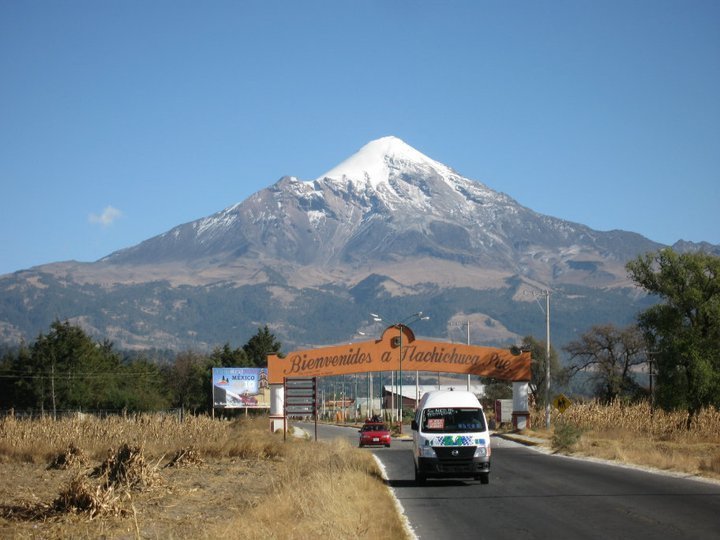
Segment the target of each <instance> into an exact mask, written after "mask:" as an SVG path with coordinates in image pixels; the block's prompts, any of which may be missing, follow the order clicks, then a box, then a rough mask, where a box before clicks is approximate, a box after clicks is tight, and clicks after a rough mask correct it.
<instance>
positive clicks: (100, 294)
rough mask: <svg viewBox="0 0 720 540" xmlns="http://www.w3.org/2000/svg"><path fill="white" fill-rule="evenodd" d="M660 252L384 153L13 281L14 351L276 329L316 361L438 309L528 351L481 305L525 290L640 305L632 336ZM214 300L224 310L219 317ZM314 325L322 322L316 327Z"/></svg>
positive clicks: (440, 329)
mask: <svg viewBox="0 0 720 540" xmlns="http://www.w3.org/2000/svg"><path fill="white" fill-rule="evenodd" d="M681 246H682V249H685V250H692V249H696V248H697V249H700V248H702V249H706V250H707V249H711V248H712V246H710V245H705V246H700V247H698V245H697V244H692V243H683V244H681ZM660 247H663V246H662V245H661V244H658V243H656V242H653V241H651V240H649V239H647V238H645V237H643V236H642V235H639V234H637V233H633V232H628V231H619V230H614V231H605V232H603V231H595V230H593V229H591V228H589V227H587V226H585V225H582V224H579V223H573V222H569V221H566V220H563V219H560V218H555V217H551V216H546V215H542V214H539V213H537V212H535V211H533V210H531V209H530V208H527V207H524V206H522V205H520V204H519V203H518V202H517V201H516V200H515V199H513V198H512V197H510V196H509V195H506V194H504V193H501V192H498V191H494V190H492V189H491V188H489V187H488V186H486V185H485V184H483V183H481V182H477V181H475V180H471V179H468V178H465V177H463V176H461V175H460V174H458V173H457V172H455V171H454V170H453V169H452V168H450V167H448V166H446V165H444V164H442V163H440V162H438V161H435V160H434V159H432V158H429V157H428V156H425V155H424V154H422V153H421V152H419V151H417V150H415V149H414V148H412V147H411V146H409V145H407V144H406V143H405V142H404V141H402V140H400V139H398V138H396V137H384V138H382V139H378V140H375V141H371V142H369V143H368V144H366V145H365V146H363V147H362V148H361V149H360V150H359V151H358V152H356V153H355V154H353V155H352V156H350V157H349V158H348V159H346V160H344V161H343V162H341V163H340V164H338V165H337V166H336V167H333V168H332V169H330V170H329V171H328V172H327V173H325V174H324V175H322V176H321V177H319V178H316V179H314V180H310V181H302V180H299V179H297V178H295V177H292V176H285V177H283V178H281V179H279V180H278V181H277V182H275V183H274V184H272V185H270V186H268V187H267V188H265V189H263V190H260V191H258V192H256V193H254V194H253V195H251V196H250V197H248V198H247V199H245V200H244V201H241V202H238V203H235V204H232V205H230V206H228V207H226V208H224V209H222V210H220V211H218V212H216V213H214V214H212V215H210V216H206V217H204V218H201V219H198V220H194V221H191V222H188V223H185V224H181V225H178V226H176V227H173V228H171V229H170V230H168V231H166V232H164V233H162V234H160V235H156V236H154V237H151V238H148V239H147V240H145V241H143V242H140V243H139V244H137V245H135V246H130V247H128V248H125V249H122V250H118V251H115V252H113V253H111V254H109V255H107V256H105V257H103V258H101V259H100V260H98V261H96V262H94V263H75V262H64V263H51V264H48V265H42V266H39V267H34V268H33V269H29V270H25V271H20V272H16V273H14V274H10V275H6V276H0V340H3V339H4V340H12V339H16V338H17V337H18V336H20V337H21V338H24V339H27V338H28V337H30V336H31V335H32V333H33V332H34V333H37V332H38V331H42V330H44V329H45V328H46V327H47V326H48V325H49V322H51V321H52V319H51V317H56V318H58V317H59V318H62V319H73V320H77V321H79V322H80V323H81V324H83V325H85V326H86V327H88V328H92V329H93V330H94V331H95V332H96V333H97V334H98V335H102V336H103V337H109V338H111V339H114V340H117V341H118V342H120V343H121V344H124V345H126V346H132V347H140V346H154V347H158V346H162V345H163V344H166V343H167V342H172V343H173V347H180V346H197V347H200V348H203V347H209V346H211V345H212V342H213V340H216V339H218V338H220V339H222V336H223V335H224V334H223V332H224V333H225V334H227V335H228V336H235V335H237V333H238V332H241V333H245V334H252V332H253V331H254V330H255V328H254V327H253V326H252V325H255V324H265V323H269V324H270V326H271V327H272V328H274V329H275V331H276V332H277V334H278V335H279V336H280V337H281V338H282V339H283V340H284V341H285V342H287V343H290V344H303V345H305V344H308V343H318V341H322V340H330V341H333V335H334V340H339V339H347V336H348V335H350V336H352V334H353V332H355V330H356V329H357V328H358V327H360V326H362V325H364V324H366V322H367V321H366V319H367V313H369V312H370V311H378V310H379V309H380V308H379V307H378V306H387V308H386V309H387V310H392V312H394V311H395V309H400V310H401V309H402V307H403V306H407V307H408V308H411V307H412V306H414V305H415V304H418V305H421V306H422V304H423V302H424V301H425V302H430V301H432V303H433V304H434V305H435V311H436V313H437V314H438V317H439V318H438V319H437V321H438V322H437V324H435V323H433V324H431V325H429V326H428V330H429V331H430V332H431V335H432V334H435V335H436V336H442V335H445V334H447V332H448V328H449V327H448V326H447V325H446V323H448V322H449V321H451V320H452V319H453V318H456V317H458V316H466V317H468V318H471V317H472V318H474V319H476V320H478V321H482V320H492V321H495V327H496V328H498V327H500V326H503V327H504V328H507V329H508V336H507V339H515V338H516V337H517V336H519V335H520V334H521V333H522V332H523V327H524V326H527V325H525V323H524V322H523V321H520V320H519V319H517V317H516V315H515V314H514V313H512V312H510V311H507V312H506V313H504V315H500V314H498V313H488V312H487V310H485V309H484V308H482V309H481V308H479V307H478V306H476V305H475V304H474V301H471V298H472V297H473V296H478V297H483V298H485V301H486V302H488V303H489V304H492V305H494V306H496V307H495V309H497V310H500V311H503V312H504V311H506V309H507V310H509V308H510V307H514V308H516V309H517V310H518V311H519V312H524V307H523V306H524V304H527V303H528V299H527V298H524V297H523V295H522V294H517V293H518V291H520V290H521V289H522V288H523V287H529V288H534V289H548V290H553V291H557V292H558V293H560V291H563V290H566V291H568V294H570V293H569V291H573V292H572V295H573V296H575V297H580V298H586V299H588V298H593V299H594V300H593V301H595V302H597V303H602V302H603V301H604V300H598V297H601V296H602V295H603V294H605V295H606V296H607V295H610V296H612V297H613V303H614V304H621V301H620V300H619V298H625V299H626V305H624V306H618V307H617V310H618V316H617V320H621V321H628V320H630V319H631V316H630V314H631V312H632V311H633V310H634V309H636V308H637V301H638V298H639V296H638V293H637V290H635V289H634V288H633V286H632V283H630V282H629V280H628V278H627V275H626V272H625V268H624V265H625V263H626V261H627V260H630V259H631V258H634V257H635V256H637V255H639V254H641V253H645V252H647V251H654V250H656V249H658V248H660ZM371 276H373V277H372V279H370V278H371ZM368 279H370V281H367V280H368ZM370 283H372V285H373V286H372V287H370V286H369V284H370ZM578 288H579V289H578ZM220 290H222V291H224V296H223V295H218V294H217V293H218V291H220ZM138 291H143V294H145V295H146V297H145V298H143V297H142V295H138ZM460 291H466V293H465V294H466V296H467V298H463V297H461V296H458V295H459V294H461V293H460ZM612 291H615V292H612ZM617 295H619V296H617ZM123 296H125V298H124V297H123ZM183 296H186V297H188V298H192V301H190V300H184V299H183ZM207 299H212V301H213V302H215V303H216V305H215V306H212V305H204V304H205V303H206V302H207V301H209V300H207ZM424 299H426V300H424ZM453 299H454V300H453ZM501 299H504V300H501ZM112 302H118V303H119V305H115V304H113V303H112ZM228 302H232V303H234V304H233V306H234V307H233V306H229V305H228ZM263 302H265V304H263ZM453 302H455V305H453ZM502 302H507V303H508V306H507V308H506V306H504V305H503V304H502ZM441 305H442V308H440V306H441ZM474 305H475V307H474V308H473V306H474ZM320 307H322V309H321V308H320ZM315 308H317V309H318V312H317V313H314V310H315ZM424 308H425V309H424V311H427V312H429V311H431V309H429V307H428V306H424ZM232 309H235V311H232ZM348 309H349V310H350V311H351V312H352V313H351V315H348V314H347V311H348ZM420 309H422V307H421V308H420ZM473 309H474V310H475V311H471V310H473ZM575 309H579V308H578V307H576V306H568V310H569V311H570V312H571V311H573V310H575ZM229 310H230V312H232V313H237V312H238V311H239V310H254V313H243V315H242V316H239V315H228V313H229ZM303 311H305V312H309V313H314V315H313V316H311V317H308V318H306V320H303V316H302V312H303ZM610 311H612V306H607V307H606V308H602V310H599V311H598V313H597V316H598V317H600V312H603V313H605V312H610ZM216 313H224V314H225V315H224V317H225V318H228V317H229V320H220V319H219V318H218V317H219V316H217V315H216ZM478 314H481V315H478ZM260 315H263V317H260ZM401 315H402V314H401V313H400V314H399V315H398V317H400V316H401ZM233 316H234V317H235V318H236V319H237V320H236V324H231V323H232V317H233ZM528 316H529V317H532V315H528ZM199 317H205V319H206V320H208V321H211V323H209V324H208V325H207V326H208V327H207V328H206V327H205V320H203V321H202V323H200V321H199V320H195V321H193V318H199ZM49 318H50V320H49ZM586 318H587V317H586ZM588 320H594V319H593V317H589V319H588ZM138 321H142V322H138ZM181 321H182V322H181ZM212 321H214V322H212ZM322 321H333V323H334V324H335V329H336V332H335V333H333V332H329V331H328V330H327V329H323V330H320V329H313V328H312V327H308V326H309V325H311V324H315V325H317V324H318V322H322ZM338 321H343V322H342V324H338ZM194 322H195V324H196V325H197V326H199V328H197V329H195V328H193V323H194ZM599 322H607V321H602V320H599ZM575 323H576V321H573V320H572V319H571V318H568V320H567V321H564V320H563V319H562V317H560V318H559V319H558V324H560V325H567V326H568V328H561V329H560V334H561V335H567V336H570V335H572V332H573V331H574V326H575ZM478 324H479V325H480V323H478ZM248 325H250V326H248ZM240 326H242V330H237V329H238V328H239V327H240ZM353 327H354V328H353ZM233 328H235V330H233ZM487 329H488V332H489V327H488V328H487ZM489 334H490V332H489V333H488V335H489ZM492 334H493V335H494V336H495V338H494V339H497V335H498V334H497V332H494V333H492ZM223 341H225V340H223Z"/></svg>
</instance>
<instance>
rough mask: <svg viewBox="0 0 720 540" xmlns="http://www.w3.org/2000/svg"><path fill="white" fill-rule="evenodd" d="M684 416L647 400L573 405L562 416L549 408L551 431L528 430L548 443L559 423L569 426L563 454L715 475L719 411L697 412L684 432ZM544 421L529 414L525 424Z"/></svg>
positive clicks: (719, 455) (718, 472) (719, 464)
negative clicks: (571, 434)
mask: <svg viewBox="0 0 720 540" xmlns="http://www.w3.org/2000/svg"><path fill="white" fill-rule="evenodd" d="M686 418H687V417H686V415H685V414H684V413H682V412H664V411H662V410H659V409H655V410H653V409H652V408H651V407H650V404H649V403H638V404H633V405H627V404H622V403H620V402H616V403H613V404H611V405H601V404H599V403H597V402H587V403H577V404H573V405H572V406H570V407H569V408H568V409H567V410H566V411H565V412H564V413H563V414H560V413H559V412H558V411H553V417H552V422H551V424H552V426H553V428H552V430H553V431H551V432H547V431H546V430H545V429H543V428H536V429H534V430H531V431H528V434H531V435H535V436H539V437H542V438H546V439H547V440H548V445H551V444H552V441H553V440H554V439H553V436H554V435H557V433H558V431H559V428H560V427H562V426H566V427H571V428H572V432H574V433H575V434H576V437H575V438H574V439H575V440H573V441H571V442H572V444H570V445H569V447H568V448H564V449H563V450H562V451H563V452H565V453H572V454H575V455H583V456H591V457H597V458H602V459H610V460H615V461H620V462H623V463H628V464H634V465H640V466H645V467H652V468H656V469H662V470H667V471H675V472H679V473H687V474H692V475H698V476H704V477H708V478H714V479H720V411H718V410H717V409H712V408H711V409H705V410H703V411H702V412H701V413H700V415H699V416H698V418H697V420H696V421H695V422H694V424H693V427H692V429H690V430H687V429H686V427H685V421H686ZM544 424H545V421H544V412H543V411H538V412H536V413H534V414H533V416H532V418H531V425H532V426H543V427H544Z"/></svg>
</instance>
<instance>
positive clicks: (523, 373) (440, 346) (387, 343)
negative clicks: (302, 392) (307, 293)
mask: <svg viewBox="0 0 720 540" xmlns="http://www.w3.org/2000/svg"><path fill="white" fill-rule="evenodd" d="M530 361H531V357H530V353H529V352H521V353H520V354H513V353H512V352H511V351H510V350H508V349H501V348H496V347H481V346H477V345H462V344H459V343H449V342H443V341H430V340H421V339H416V338H415V334H414V333H413V331H412V330H411V329H410V328H409V327H408V326H406V325H404V324H396V325H392V326H389V327H387V328H386V329H385V330H384V332H383V334H382V336H381V337H380V339H378V340H369V341H359V342H355V343H350V344H347V345H337V346H331V347H320V348H317V349H305V350H298V351H293V352H291V353H289V354H288V355H287V356H286V357H285V358H280V357H279V356H277V355H268V382H269V384H270V423H271V429H272V430H273V431H274V430H275V429H279V428H281V427H282V426H283V425H284V424H283V421H284V416H283V410H284V408H283V405H284V402H285V396H284V389H283V388H284V387H283V383H284V380H285V378H286V377H327V376H331V375H348V374H351V373H367V372H376V371H401V370H408V371H430V372H443V373H459V374H465V375H479V376H482V377H491V378H494V379H501V380H506V381H511V382H512V383H513V422H514V423H515V425H516V426H517V427H518V428H520V429H523V428H525V427H527V421H528V418H529V416H530V413H529V412H528V383H529V381H530V376H531V368H530Z"/></svg>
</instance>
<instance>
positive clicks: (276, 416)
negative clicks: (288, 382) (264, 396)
mask: <svg viewBox="0 0 720 540" xmlns="http://www.w3.org/2000/svg"><path fill="white" fill-rule="evenodd" d="M284 415H285V386H284V385H282V384H271V385H270V431H271V432H273V433H275V432H276V431H277V430H283V429H285V416H284Z"/></svg>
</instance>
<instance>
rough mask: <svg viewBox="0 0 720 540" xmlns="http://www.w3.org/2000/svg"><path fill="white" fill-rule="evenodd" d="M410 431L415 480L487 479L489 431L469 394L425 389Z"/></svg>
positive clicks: (483, 480) (488, 480) (482, 414)
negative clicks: (429, 478)
mask: <svg viewBox="0 0 720 540" xmlns="http://www.w3.org/2000/svg"><path fill="white" fill-rule="evenodd" d="M412 430H413V456H414V459H415V481H416V482H418V483H422V482H425V479H426V478H428V477H435V478H467V477H469V478H474V479H475V480H480V483H482V484H487V483H489V482H490V432H489V431H488V425H487V421H486V419H485V413H484V411H483V408H482V405H480V402H479V401H478V399H477V397H475V395H474V394H473V393H471V392H462V391H448V390H439V391H434V392H428V393H427V394H425V395H424V396H423V397H422V399H421V400H420V404H419V405H418V409H417V411H416V412H415V419H414V420H413V421H412Z"/></svg>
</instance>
